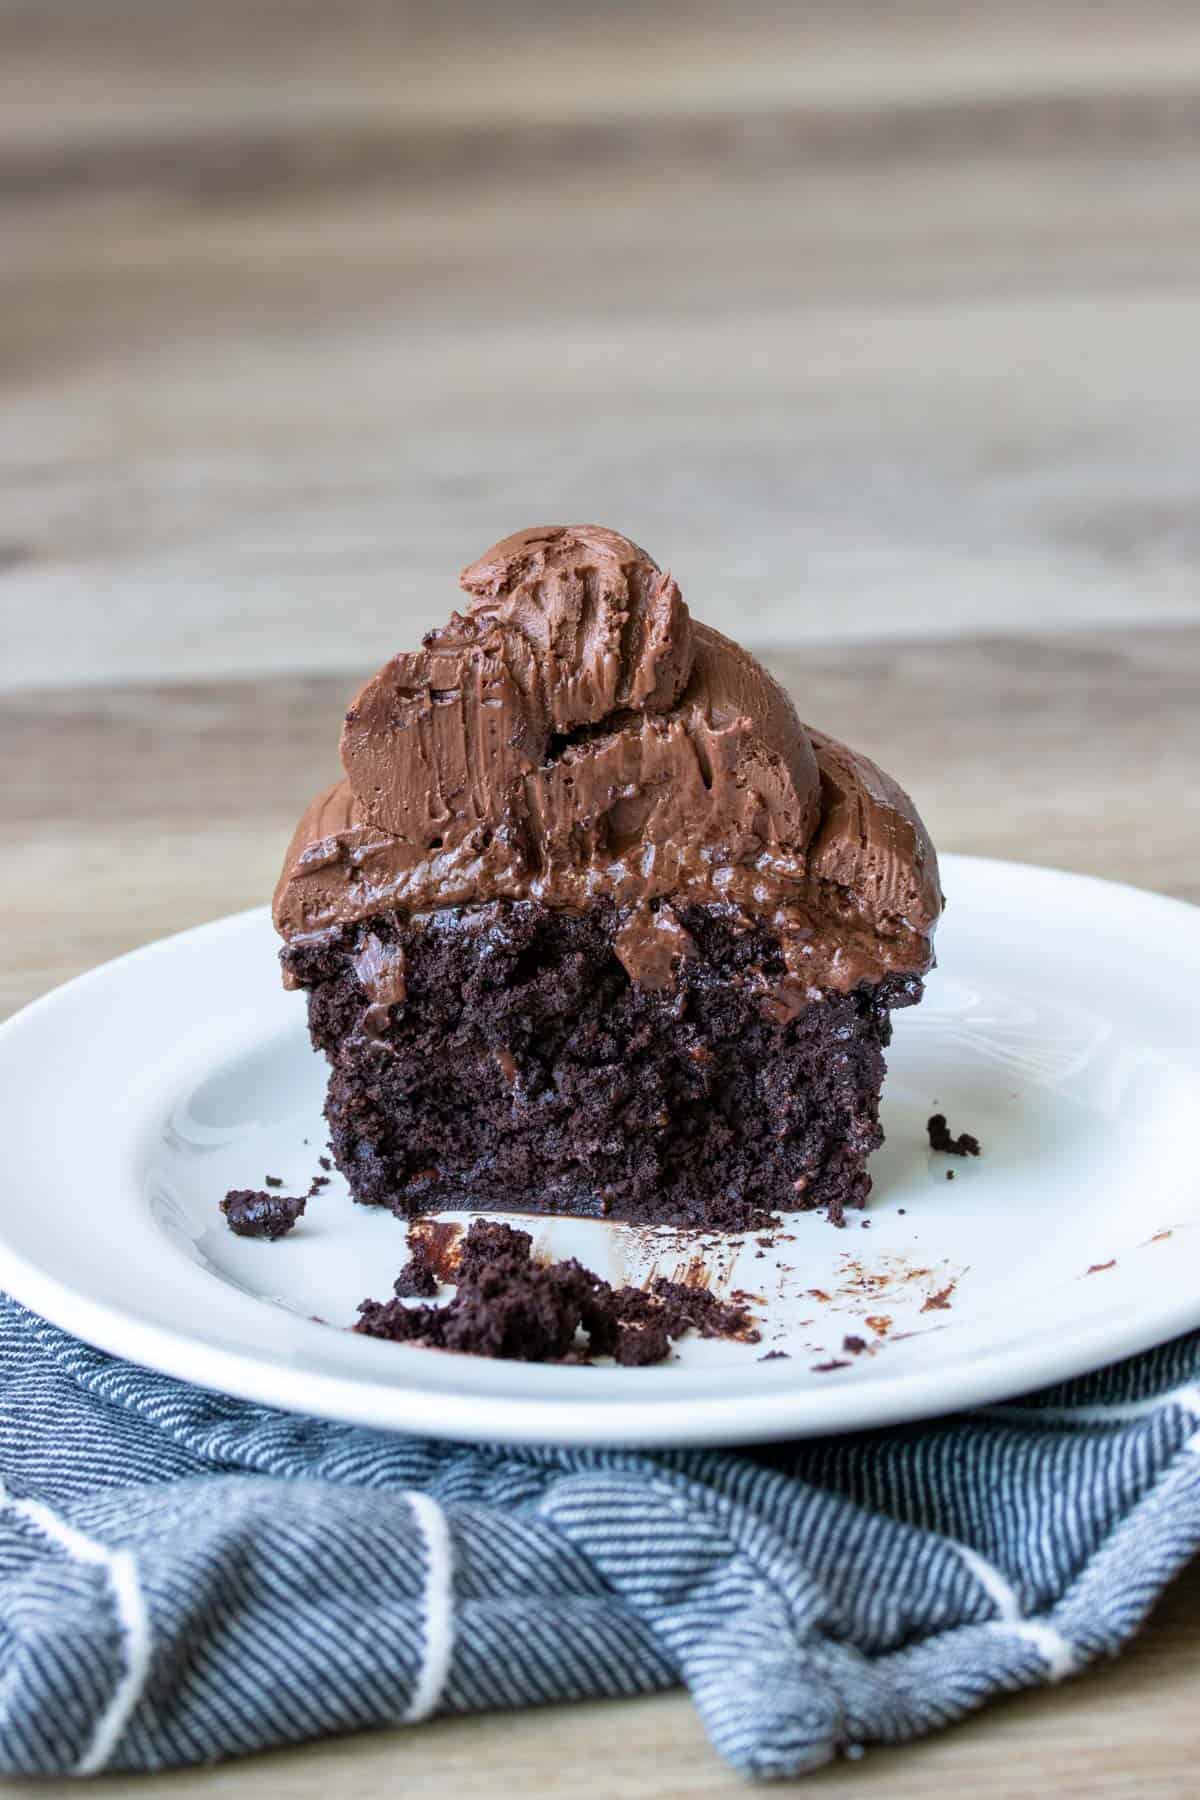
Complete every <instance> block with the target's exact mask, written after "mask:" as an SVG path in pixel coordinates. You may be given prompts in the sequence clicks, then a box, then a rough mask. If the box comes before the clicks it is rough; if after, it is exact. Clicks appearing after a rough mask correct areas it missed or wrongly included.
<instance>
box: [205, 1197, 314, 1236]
mask: <svg viewBox="0 0 1200 1800" xmlns="http://www.w3.org/2000/svg"><path fill="white" fill-rule="evenodd" d="M306 1203H307V1196H306V1195H304V1194H267V1193H264V1192H262V1191H261V1190H260V1189H257V1188H230V1190H229V1192H228V1193H227V1194H226V1196H225V1198H224V1199H223V1200H222V1202H221V1211H222V1212H223V1213H224V1214H225V1219H226V1222H227V1223H228V1226H229V1229H230V1231H233V1232H236V1234H237V1236H238V1237H256V1238H270V1239H272V1240H274V1239H275V1238H281V1237H286V1236H287V1234H288V1232H289V1231H290V1230H291V1229H292V1227H293V1226H294V1225H295V1223H296V1221H297V1219H299V1217H300V1215H301V1213H303V1211H304V1208H305V1205H306Z"/></svg>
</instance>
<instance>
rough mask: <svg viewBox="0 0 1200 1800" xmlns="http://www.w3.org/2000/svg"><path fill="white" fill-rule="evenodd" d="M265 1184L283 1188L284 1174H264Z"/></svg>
mask: <svg viewBox="0 0 1200 1800" xmlns="http://www.w3.org/2000/svg"><path fill="white" fill-rule="evenodd" d="M263 1186H264V1187H269V1188H281V1187H282V1186H283V1176H282V1175H264V1176H263Z"/></svg>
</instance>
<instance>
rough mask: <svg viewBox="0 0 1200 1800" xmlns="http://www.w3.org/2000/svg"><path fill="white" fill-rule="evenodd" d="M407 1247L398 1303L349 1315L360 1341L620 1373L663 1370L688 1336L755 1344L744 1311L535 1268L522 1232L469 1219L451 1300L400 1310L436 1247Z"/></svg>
mask: <svg viewBox="0 0 1200 1800" xmlns="http://www.w3.org/2000/svg"><path fill="white" fill-rule="evenodd" d="M450 1229H458V1228H454V1227H451V1228H450ZM409 1242H410V1245H411V1247H412V1255H411V1257H410V1259H409V1262H408V1263H407V1264H406V1265H405V1267H404V1268H403V1269H402V1270H401V1271H400V1274H399V1276H397V1288H396V1292H397V1298H396V1299H394V1300H388V1301H378V1300H364V1301H363V1302H362V1304H361V1305H360V1307H359V1309H358V1312H359V1317H358V1322H357V1324H356V1325H355V1326H354V1327H353V1329H354V1330H355V1331H357V1332H360V1333H361V1334H363V1335H364V1336H366V1337H377V1338H384V1339H387V1340H389V1341H391V1342H393V1343H408V1344H415V1345H419V1346H421V1347H423V1348H427V1349H436V1350H457V1351H460V1352H465V1353H466V1354H468V1355H473V1356H491V1357H499V1358H504V1359H507V1360H510V1361H517V1362H560V1363H561V1362H567V1363H580V1362H587V1361H589V1360H590V1359H591V1358H592V1357H594V1356H611V1357H613V1358H614V1360H615V1361H616V1362H618V1363H620V1364H622V1365H624V1366H625V1367H627V1368H636V1367H642V1366H644V1365H647V1364H650V1363H656V1362H663V1361H664V1360H665V1359H666V1358H667V1356H668V1355H669V1354H670V1351H671V1346H672V1343H673V1341H674V1340H675V1339H676V1338H679V1337H682V1336H683V1335H684V1334H685V1333H686V1332H689V1331H695V1332H697V1333H698V1334H699V1335H700V1336H701V1337H734V1338H740V1339H741V1340H742V1341H743V1342H744V1343H758V1342H759V1338H760V1334H759V1332H758V1330H757V1329H756V1328H755V1326H754V1323H753V1319H752V1317H751V1315H750V1313H749V1312H748V1311H747V1309H746V1307H745V1306H744V1305H743V1304H738V1303H733V1302H729V1301H723V1300H719V1299H718V1298H717V1297H716V1296H715V1295H714V1294H712V1293H711V1292H709V1290H708V1289H707V1288H704V1287H699V1286H693V1285H688V1284H686V1283H685V1282H682V1281H671V1280H668V1279H667V1278H666V1277H665V1276H662V1275H660V1276H657V1277H656V1278H655V1279H654V1280H653V1281H652V1282H651V1283H650V1285H649V1288H648V1289H644V1288H633V1287H621V1288H614V1287H612V1286H610V1284H609V1283H608V1282H607V1281H604V1280H602V1278H601V1277H600V1276H598V1275H596V1274H594V1273H593V1272H592V1271H591V1270H590V1269H585V1268H584V1267H583V1266H582V1264H580V1263H579V1262H577V1261H576V1260H575V1259H574V1258H571V1259H569V1260H567V1261H565V1262H557V1263H544V1262H539V1261H538V1260H536V1259H535V1257H534V1255H533V1240H532V1238H531V1236H530V1234H529V1232H527V1231H517V1230H514V1229H513V1227H512V1226H510V1225H502V1224H495V1223H493V1222H492V1221H491V1220H488V1219H476V1220H475V1221H474V1222H473V1224H472V1225H471V1229H470V1230H469V1232H468V1233H467V1235H466V1237H465V1238H464V1239H463V1241H462V1243H461V1245H459V1246H458V1250H457V1258H456V1264H457V1266H456V1268H455V1269H454V1271H453V1274H454V1277H455V1278H456V1279H457V1282H458V1289H457V1292H456V1294H455V1296H454V1298H453V1300H450V1301H448V1302H447V1303H446V1304H445V1305H443V1306H405V1305H403V1304H402V1299H403V1298H404V1297H407V1296H408V1295H409V1294H410V1293H411V1294H413V1295H415V1296H417V1297H420V1294H421V1291H422V1287H423V1288H424V1289H425V1291H426V1292H428V1291H429V1290H428V1286H427V1284H428V1282H429V1281H430V1280H431V1279H434V1278H435V1277H436V1275H437V1273H438V1272H439V1271H438V1266H437V1265H438V1249H439V1248H440V1246H438V1245H437V1244H436V1243H431V1242H430V1241H429V1240H428V1238H427V1236H426V1235H425V1234H423V1233H422V1234H418V1233H413V1234H410V1239H409ZM416 1284H421V1286H418V1285H416ZM434 1291H436V1283H435V1290H434ZM580 1333H582V1334H583V1338H584V1339H585V1340H586V1347H583V1346H581V1345H580V1342H579V1334H580Z"/></svg>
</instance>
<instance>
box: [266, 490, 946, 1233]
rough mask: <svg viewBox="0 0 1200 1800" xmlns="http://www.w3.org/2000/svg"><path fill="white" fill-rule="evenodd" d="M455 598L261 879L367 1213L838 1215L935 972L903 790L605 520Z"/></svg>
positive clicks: (338, 1146) (929, 898) (747, 1222)
mask: <svg viewBox="0 0 1200 1800" xmlns="http://www.w3.org/2000/svg"><path fill="white" fill-rule="evenodd" d="M461 584H462V586H463V588H464V589H465V590H466V592H467V594H468V595H469V596H470V600H469V605H468V607H467V610H466V612H465V613H461V614H460V613H455V614H454V615H453V616H452V617H451V619H450V622H449V624H448V625H446V626H445V627H443V628H442V629H441V630H439V631H434V632H430V633H429V635H428V636H427V637H426V638H425V640H424V643H423V645H422V648H421V649H420V650H417V651H413V652H406V653H403V654H401V655H399V656H396V657H393V659H392V661H391V662H389V663H388V664H387V665H386V666H385V667H384V668H383V669H382V670H381V671H380V672H379V674H378V675H376V676H375V677H374V678H373V679H372V680H371V681H369V682H368V683H367V685H366V686H365V687H364V688H363V689H362V691H361V693H360V694H359V695H358V697H357V698H356V700H355V701H354V703H353V705H352V706H351V708H350V711H349V712H348V713H347V715H346V723H345V729H344V730H343V733H342V745H341V750H342V762H343V765H344V767H345V770H346V774H345V777H344V778H343V779H342V780H341V781H339V782H338V783H337V784H336V785H335V786H334V787H332V788H330V789H329V790H328V791H327V792H326V793H324V794H322V795H320V796H319V797H318V798H317V799H316V800H314V801H313V803H312V805H311V806H310V807H309V809H308V811H307V812H306V813H305V815H304V817H303V818H302V819H301V821H300V824H299V826H298V828H297V830H296V834H295V836H294V838H293V840H292V843H291V846H290V848H289V850H288V853H287V857H286V859H285V862H284V867H283V873H282V875H281V877H280V881H279V886H278V888H277V890H276V894H275V923H276V926H277V928H278V930H279V932H280V933H281V935H282V936H283V938H284V940H285V946H284V949H283V952H282V961H283V967H284V979H285V981H286V982H287V984H288V985H289V986H292V987H301V988H304V989H306V990H307V992H308V1016H309V1026H310V1030H311V1034H312V1040H313V1043H314V1045H315V1046H316V1047H317V1048H318V1049H319V1050H321V1051H323V1052H324V1053H325V1055H326V1056H327V1058H328V1060H329V1064H330V1068H331V1075H330V1081H329V1093H328V1100H327V1104H326V1109H325V1110H326V1117H327V1119H328V1121H329V1128H330V1134H331V1141H332V1146H333V1152H334V1155H335V1157H336V1159H337V1162H338V1165H339V1167H340V1168H341V1169H342V1171H343V1172H344V1174H345V1175H346V1178H347V1180H348V1182H349V1184H350V1188H351V1191H352V1192H353V1194H354V1196H355V1198H356V1199H358V1200H361V1201H364V1202H366V1203H368V1204H371V1205H382V1206H388V1207H391V1208H392V1209H393V1211H395V1212H397V1213H399V1214H401V1215H409V1214H413V1213H419V1212H425V1211H432V1210H438V1209H444V1208H449V1207H480V1208H488V1209H496V1208H515V1209H517V1210H520V1211H545V1212H564V1213H574V1214H586V1215H598V1216H605V1217H611V1218H615V1219H625V1220H634V1221H638V1222H642V1223H670V1224H676V1225H697V1226H699V1225H703V1226H716V1227H720V1228H726V1229H739V1228H744V1227H747V1226H753V1225H755V1224H756V1223H760V1222H761V1221H762V1220H763V1219H765V1218H766V1217H767V1216H768V1215H769V1214H770V1213H772V1212H774V1211H777V1210H779V1209H781V1208H782V1209H795V1208H798V1207H802V1208H810V1207H824V1208H826V1209H827V1211H828V1213H829V1216H830V1218H831V1219H833V1220H834V1221H835V1222H838V1223H840V1222H841V1220H842V1218H843V1215H844V1211H845V1209H846V1208H847V1207H849V1206H861V1205H862V1204H863V1202H864V1201H865V1200H866V1197H867V1194H868V1192H869V1190H870V1185H871V1184H870V1176H869V1174H868V1172H867V1167H866V1164H867V1158H868V1157H869V1155H870V1153H871V1152H872V1150H874V1149H875V1148H876V1147H877V1146H878V1145H879V1143H880V1142H881V1141H882V1136H883V1134H882V1132H881V1130H880V1126H879V1094H880V1088H881V1086H882V1082H883V1076H884V1060H883V1050H884V1047H885V1046H886V1044H887V1043H888V1040H889V1037H890V1034H891V1026H890V1019H889V1015H890V1013H891V1011H892V1009H893V1008H894V1007H898V1006H911V1005H912V1004H913V1003H914V1002H915V1001H917V1000H919V998H920V996H921V978H922V976H923V975H924V974H925V972H926V971H927V970H928V968H929V967H930V965H931V962H932V933H933V928H934V924H935V922H936V919H937V916H938V911H939V907H940V903H941V896H940V893H939V888H938V872H937V859H936V857H935V855H934V851H933V846H932V844H931V843H930V841H929V838H928V836H927V834H926V832H925V829H924V826H923V825H922V823H921V821H920V818H919V817H918V815H917V813H916V810H915V808H914V807H913V805H912V802H911V801H910V800H909V798H908V796H907V795H906V794H905V793H904V792H903V791H902V790H901V789H900V788H899V787H898V786H897V785H896V783H895V782H894V781H892V780H891V778H890V777H889V776H887V775H885V774H884V773H883V772H882V771H881V770H880V769H878V768H876V767H875V765H874V764H873V763H871V762H868V761H867V759H866V758H865V757H862V756H859V755H858V754H856V753H855V752H854V751H852V750H847V749H846V748H845V747H844V746H843V745H841V744H839V743H836V742H835V741H834V740H833V739H832V738H828V737H826V736H824V734H823V733H821V732H819V731H815V730H813V729H812V728H811V727H808V726H805V725H802V724H801V723H800V721H799V719H798V718H797V716H796V713H795V711H794V710H793V707H792V704H791V702H790V701H789V700H788V698H787V696H786V695H785V694H784V693H783V692H782V690H781V689H780V688H779V687H778V686H777V685H776V683H775V682H774V681H772V679H771V678H770V676H769V675H767V674H766V672H765V671H764V670H763V669H762V668H761V667H760V666H759V664H758V663H757V662H755V660H754V659H753V657H751V656H748V655H747V654H746V652H745V651H744V650H742V649H740V648H739V646H738V645H736V644H734V643H731V642H730V641H729V639H728V638H725V637H722V636H721V635H720V633H719V632H716V631H712V630H710V629H709V628H708V627H707V626H704V625H701V624H699V623H698V622H696V621H694V620H692V619H691V617H690V616H689V613H688V610H687V607H686V606H685V605H684V601H683V597H682V595H681V594H680V591H679V588H678V586H677V585H676V583H675V581H674V580H673V579H672V577H671V576H670V575H669V574H665V573H664V572H663V571H662V570H660V569H659V568H658V566H657V565H656V564H655V563H654V562H653V561H652V560H651V558H650V557H649V556H647V555H646V553H645V551H643V550H639V549H638V547H637V546H636V545H635V544H632V543H630V542H629V540H628V539H627V538H623V537H620V536H619V535H618V534H617V533H616V532H612V531H606V530H603V529H602V528H600V527H598V526H591V525H585V526H552V527H544V528H536V529H533V530H530V531H524V532H520V533H518V534H517V535H516V536H515V537H510V538H506V539H505V540H504V541H503V542H502V543H500V544H497V545H496V546H495V548H494V549H492V550H490V551H489V552H488V553H487V555H486V556H484V557H483V558H481V560H480V561H479V562H477V563H474V564H473V565H472V566H471V567H470V568H469V569H467V570H466V571H465V573H464V574H463V576H462V577H461Z"/></svg>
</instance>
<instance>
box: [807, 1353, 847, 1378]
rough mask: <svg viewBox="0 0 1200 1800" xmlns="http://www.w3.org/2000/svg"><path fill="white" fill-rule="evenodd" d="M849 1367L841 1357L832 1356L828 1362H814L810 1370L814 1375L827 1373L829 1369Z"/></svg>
mask: <svg viewBox="0 0 1200 1800" xmlns="http://www.w3.org/2000/svg"><path fill="white" fill-rule="evenodd" d="M849 1367H850V1364H849V1363H848V1362H846V1361H845V1360H844V1359H843V1358H839V1357H836V1356H834V1357H831V1358H830V1360H829V1361H828V1362H822V1363H814V1364H813V1366H812V1372H813V1374H814V1375H828V1373H829V1371H830V1370H831V1369H848V1368H849Z"/></svg>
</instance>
